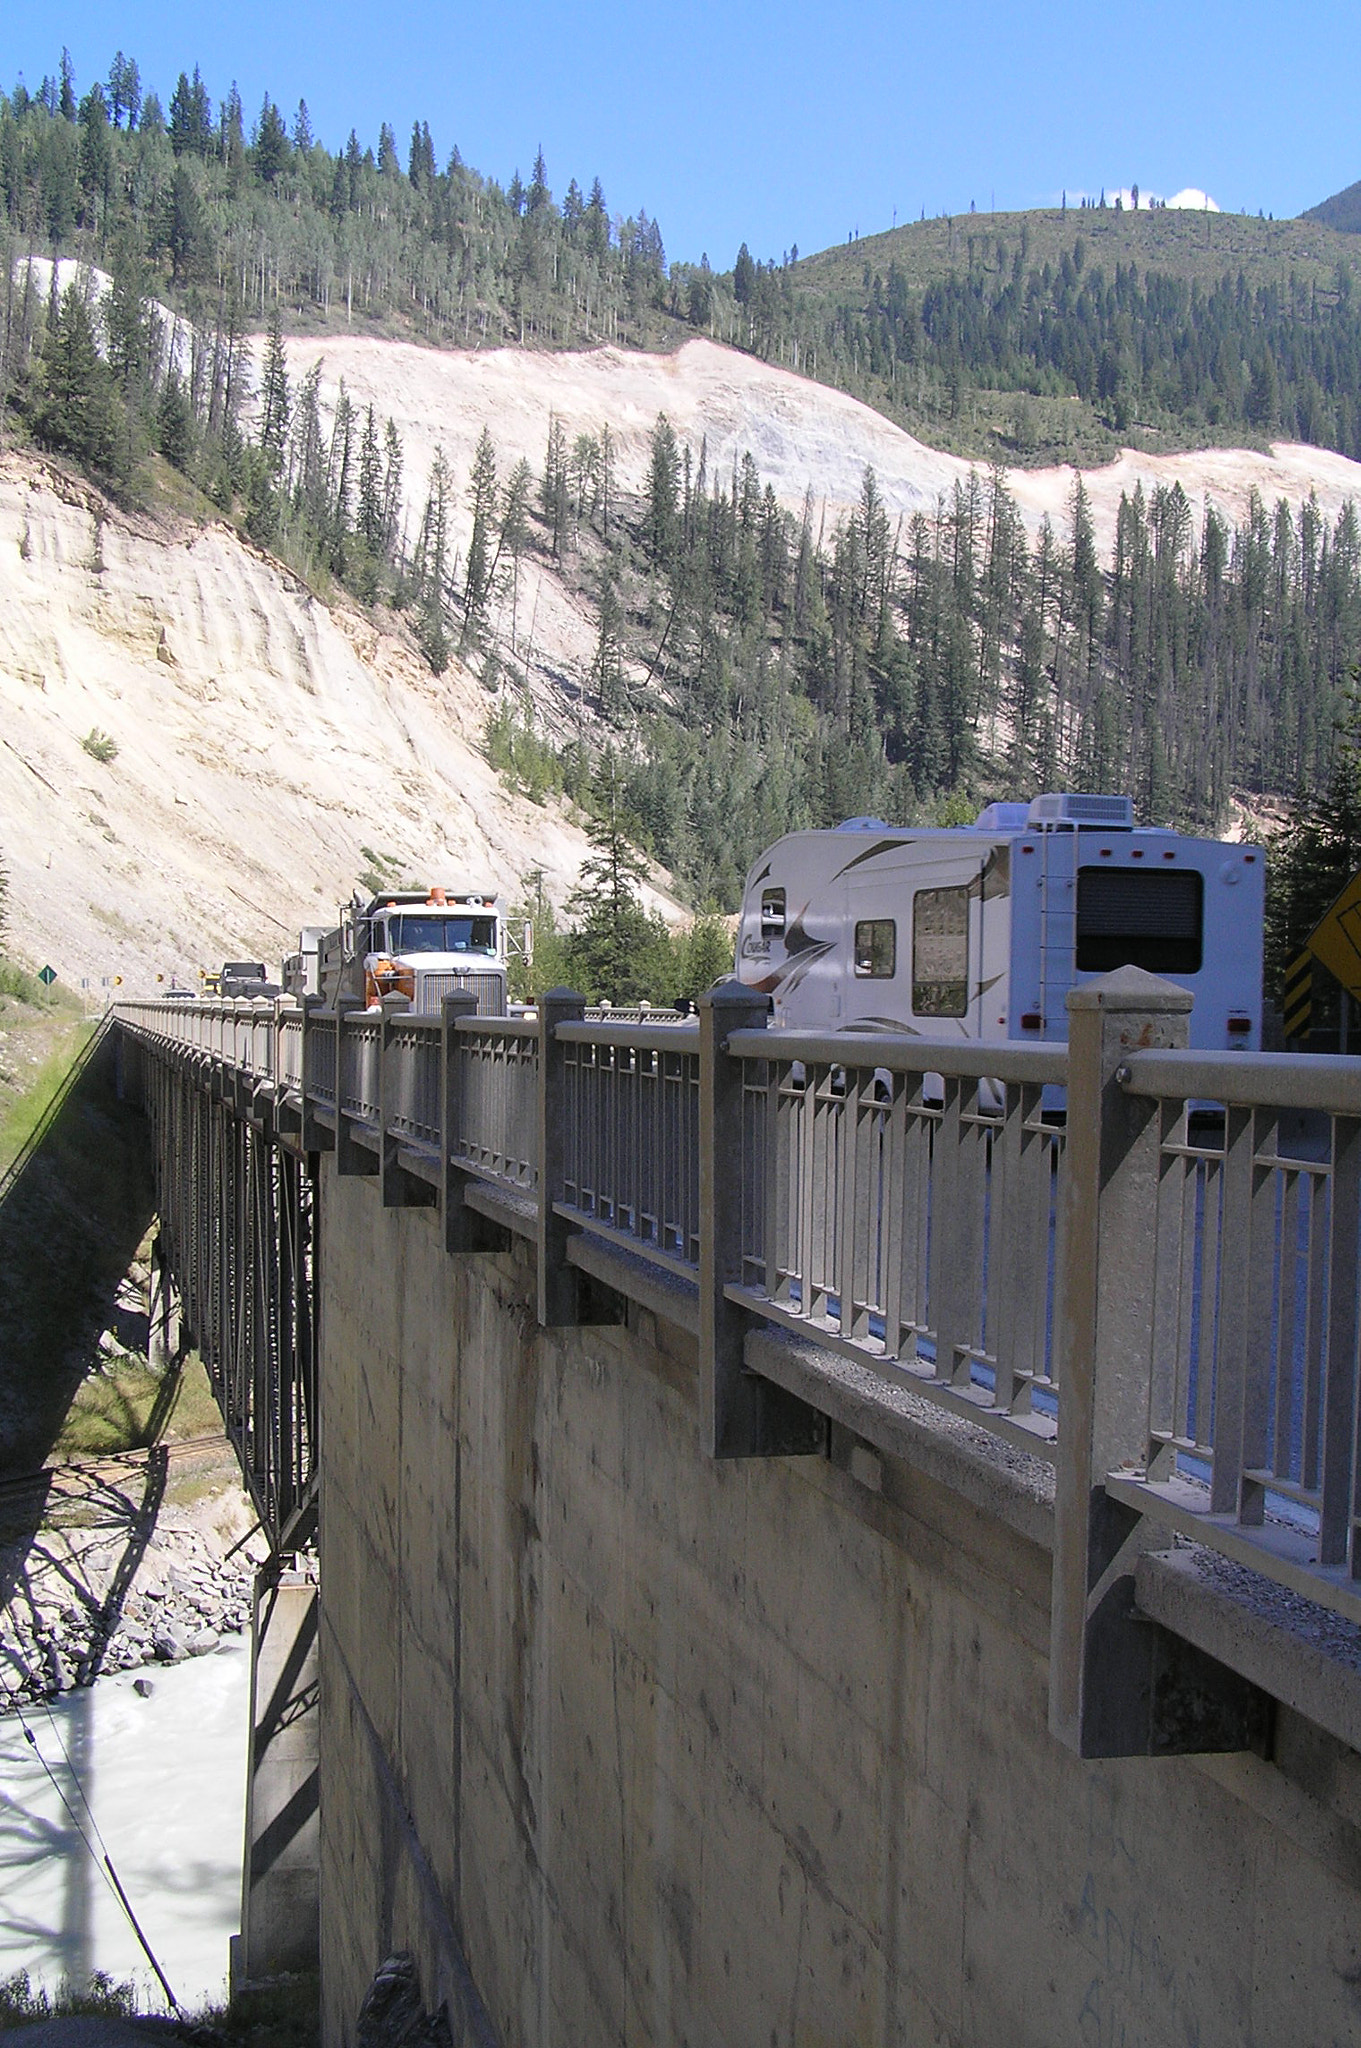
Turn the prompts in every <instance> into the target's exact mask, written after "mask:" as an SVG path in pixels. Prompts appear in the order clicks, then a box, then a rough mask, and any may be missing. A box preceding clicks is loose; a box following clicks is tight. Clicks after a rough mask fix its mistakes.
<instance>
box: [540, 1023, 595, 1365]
mask: <svg viewBox="0 0 1361 2048" xmlns="http://www.w3.org/2000/svg"><path fill="white" fill-rule="evenodd" d="M585 1015H586V1004H585V1001H584V999H583V998H582V997H581V996H579V995H577V994H576V993H575V991H574V990H572V989H570V988H551V989H549V991H548V993H547V995H545V996H541V997H540V999H539V1247H538V1248H539V1321H540V1323H541V1324H542V1325H543V1326H544V1327H545V1328H547V1329H555V1328H561V1327H562V1326H563V1325H565V1324H568V1323H576V1322H579V1321H580V1319H581V1286H580V1281H581V1275H580V1274H579V1273H578V1272H577V1269H576V1267H575V1266H570V1265H568V1263H567V1240H568V1238H569V1237H570V1236H571V1234H572V1226H571V1224H570V1223H569V1222H568V1221H567V1219H566V1218H565V1217H563V1216H559V1215H558V1214H557V1212H556V1210H555V1208H554V1203H555V1202H556V1201H557V1199H558V1196H559V1194H560V1192H561V1189H562V1181H563V1161H564V1157H565V1154H566V1122H567V1107H568V1105H567V1061H566V1055H565V1053H564V1049H563V1047H562V1046H561V1045H560V1044H559V1043H558V1040H557V1027H558V1025H559V1024H567V1023H573V1024H576V1023H579V1022H580V1021H581V1019H582V1018H583V1017H584V1016H585Z"/></svg>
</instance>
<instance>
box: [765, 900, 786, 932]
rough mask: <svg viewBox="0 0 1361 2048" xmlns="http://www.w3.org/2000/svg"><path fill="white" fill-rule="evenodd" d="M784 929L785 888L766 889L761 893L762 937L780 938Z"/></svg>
mask: <svg viewBox="0 0 1361 2048" xmlns="http://www.w3.org/2000/svg"><path fill="white" fill-rule="evenodd" d="M783 931H784V890H783V889H765V890H763V891H762V894H761V937H762V938H763V939H778V938H779V937H780V935H781V934H782V932H783Z"/></svg>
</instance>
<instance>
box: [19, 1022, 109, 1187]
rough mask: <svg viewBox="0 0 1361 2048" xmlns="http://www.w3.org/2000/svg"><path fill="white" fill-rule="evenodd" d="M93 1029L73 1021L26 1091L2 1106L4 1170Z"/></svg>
mask: <svg viewBox="0 0 1361 2048" xmlns="http://www.w3.org/2000/svg"><path fill="white" fill-rule="evenodd" d="M35 986H39V987H40V986H41V984H40V983H39V984H35ZM3 992H4V993H6V994H8V993H10V991H9V990H4V991H3ZM93 1033H94V1026H93V1025H92V1024H72V1025H70V1026H69V1028H68V1030H67V1032H66V1033H65V1035H64V1036H63V1038H62V1040H61V1042H60V1043H59V1045H58V1047H57V1050H56V1051H55V1052H52V1053H49V1054H48V1056H47V1058H46V1059H45V1060H44V1061H43V1063H42V1065H41V1066H40V1067H39V1069H38V1071H37V1073H36V1074H35V1075H34V1077H33V1079H32V1080H31V1081H30V1082H29V1083H28V1085H27V1087H26V1088H25V1089H24V1090H23V1092H22V1093H21V1094H19V1095H16V1096H15V1097H14V1099H13V1100H12V1101H10V1102H8V1103H6V1104H5V1106H4V1108H3V1109H0V1173H4V1172H5V1171H6V1169H7V1168H8V1167H9V1166H10V1164H11V1163H12V1162H13V1161H14V1160H15V1159H17V1158H18V1156H19V1154H20V1152H22V1151H23V1149H24V1146H25V1145H26V1144H27V1143H28V1141H29V1139H30V1138H31V1137H32V1136H33V1133H34V1132H35V1131H36V1130H37V1128H38V1126H39V1124H40V1123H41V1122H42V1120H43V1118H44V1117H45V1116H46V1115H47V1112H48V1110H49V1109H50V1108H51V1107H52V1104H53V1102H54V1101H55V1100H56V1098H57V1096H58V1095H59V1094H60V1092H61V1089H62V1086H63V1084H64V1083H65V1080H66V1077H67V1075H68V1074H69V1073H70V1071H71V1069H72V1067H73V1066H74V1065H75V1063H76V1061H77V1060H78V1059H79V1058H80V1055H81V1053H82V1052H84V1050H85V1047H86V1046H87V1045H88V1044H89V1042H90V1039H91V1037H92V1035H93Z"/></svg>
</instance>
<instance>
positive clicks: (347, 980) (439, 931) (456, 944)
mask: <svg viewBox="0 0 1361 2048" xmlns="http://www.w3.org/2000/svg"><path fill="white" fill-rule="evenodd" d="M320 981H321V988H322V992H323V994H324V995H325V996H326V998H327V1000H328V1001H330V1002H334V1000H335V997H336V996H337V995H338V994H339V995H353V996H357V997H359V999H360V1000H361V1001H362V1002H363V1003H364V1005H365V1006H366V1008H372V1006H373V1005H374V1004H376V1003H378V1002H380V1001H381V1000H382V998H383V997H384V996H386V995H404V996H407V997H408V998H409V999H410V1002H411V1007H412V1009H413V1010H416V1011H420V1012H424V1013H427V1014H428V1013H431V1012H437V1011H438V1010H439V1007H440V1003H441V1002H442V1000H443V998H444V997H445V996H447V995H454V994H455V993H458V992H461V991H470V992H471V993H472V994H473V995H475V996H476V997H477V1008H478V1013H479V1014H480V1015H482V1016H492V1017H496V1016H503V1015H504V1014H505V1009H506V929H505V916H504V911H503V906H502V905H501V903H500V901H499V899H498V898H497V897H496V895H495V894H494V893H492V892H491V891H487V892H483V891H468V892H462V893H454V892H452V891H450V890H446V889H442V888H432V889H430V890H429V891H428V892H426V893H422V892H420V891H415V890H393V891H389V892H387V893H386V894H384V895H382V896H375V897H373V898H371V899H370V900H369V901H367V902H364V903H355V904H351V905H350V906H348V908H347V909H346V910H345V911H344V912H343V913H342V916H341V921H340V925H339V927H338V928H337V929H336V931H334V932H332V933H330V934H329V935H328V936H327V938H326V939H325V940H324V941H323V942H322V945H321V964H320Z"/></svg>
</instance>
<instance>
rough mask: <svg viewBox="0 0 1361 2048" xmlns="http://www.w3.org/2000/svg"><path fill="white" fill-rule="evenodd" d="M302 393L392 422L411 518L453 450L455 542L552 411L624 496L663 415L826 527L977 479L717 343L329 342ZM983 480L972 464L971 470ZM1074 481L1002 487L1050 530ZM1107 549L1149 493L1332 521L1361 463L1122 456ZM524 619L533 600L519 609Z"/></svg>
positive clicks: (874, 420) (823, 392) (536, 444)
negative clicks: (445, 346)
mask: <svg viewBox="0 0 1361 2048" xmlns="http://www.w3.org/2000/svg"><path fill="white" fill-rule="evenodd" d="M288 358H289V364H290V371H291V374H292V375H293V377H294V379H295V381H296V380H297V379H298V378H300V377H301V376H302V375H303V374H304V373H305V372H306V370H307V369H309V368H310V366H311V365H312V364H313V363H314V362H315V361H317V360H318V359H320V361H321V363H322V391H323V394H324V395H325V396H326V397H327V398H328V399H329V400H331V401H333V400H334V395H335V391H336V387H337V386H338V384H339V382H340V380H341V378H343V379H344V381H345V386H346V389H347V390H348V392H349V394H350V396H351V398H352V399H353V400H354V401H355V403H356V404H358V405H360V406H367V405H369V404H372V405H373V407H374V409H375V411H376V413H377V414H378V416H379V418H380V419H382V418H383V417H385V416H388V415H391V417H392V418H393V419H394V420H395V421H396V424H397V427H398V429H399V431H400V433H401V435H402V439H403V442H404V444H405V447H406V456H407V467H406V496H407V502H408V506H409V508H410V509H411V512H412V515H413V517H415V516H416V515H418V514H419V511H420V508H421V505H422V504H423V502H424V496H425V488H426V481H427V478H428V476H429V471H430V462H431V459H432V457H433V455H434V451H435V448H436V447H437V446H438V445H441V444H442V445H443V447H444V450H445V453H446V454H447V455H448V457H449V459H450V461H451V462H452V463H453V466H454V472H455V480H456V483H457V485H458V487H459V491H460V507H459V521H458V523H457V530H458V531H459V533H460V534H461V535H462V534H464V533H466V528H467V520H468V515H467V510H466V505H465V504H464V503H463V502H462V494H463V490H464V487H465V486H466V483H467V478H468V472H469V469H470V468H471V465H472V455H473V449H474V447H475V446H476V443H477V438H478V435H479V434H480V433H481V431H482V428H483V427H484V426H487V427H489V428H490V429H491V434H492V438H493V440H494V441H495V442H496V445H497V449H498V452H499V453H500V455H501V457H502V459H503V460H502V468H503V473H504V471H505V470H506V469H508V468H509V467H510V465H511V463H513V462H514V461H516V460H518V458H519V457H520V456H525V457H527V459H528V460H529V462H530V463H531V464H532V465H533V467H534V470H535V474H536V475H538V474H539V473H540V472H541V471H542V468H543V457H544V448H545V445H546V442H547V438H548V421H549V415H550V413H556V414H557V415H558V417H559V418H560V419H561V420H562V422H563V426H564V428H565V430H566V434H567V440H568V445H569V447H570V445H571V442H572V441H573V439H574V438H575V437H576V435H577V434H580V433H598V432H599V430H600V428H601V426H602V425H604V424H605V423H606V422H608V424H609V427H610V431H611V433H612V435H613V436H614V440H615V445H616V448H617V451H618V474H619V477H620V480H621V481H622V483H623V484H624V485H625V487H626V488H628V489H631V490H638V489H640V488H641V486H642V483H643V479H644V476H645V473H646V468H647V461H648V453H649V449H648V443H649V437H650V435H651V433H652V429H653V427H654V425H655V424H656V419H657V414H658V413H659V412H665V413H666V415H667V417H668V419H669V420H670V421H671V424H672V426H673V427H674V428H675V429H676V433H677V435H678V437H679V439H680V440H681V441H682V443H688V444H689V446H690V448H691V449H692V451H693V454H694V457H695V459H696V460H698V456H699V450H700V444H701V442H702V441H703V440H705V438H706V437H707V442H708V465H709V476H710V479H711V480H712V478H713V477H714V476H715V475H716V474H717V475H724V476H726V475H727V474H728V473H729V472H730V471H731V469H732V465H733V463H734V461H739V462H740V460H741V458H742V455H743V453H744V452H745V451H746V450H747V449H750V451H751V453H752V455H753V456H754V457H755V460H756V463H757V466H758V468H759V469H760V471H761V475H762V479H763V480H764V481H768V482H770V483H771V484H773V485H774V488H775V490H776V492H777V494H778V495H779V497H780V498H781V500H782V501H783V502H784V503H785V504H786V505H788V506H789V507H790V508H791V509H793V510H795V511H797V510H799V509H800V508H801V507H802V505H803V502H804V494H805V492H806V491H808V490H811V491H812V493H813V501H814V506H815V508H816V516H817V518H818V519H819V520H821V518H822V516H823V513H824V510H825V514H826V519H827V530H828V531H829V532H830V531H831V528H832V525H833V524H834V522H835V520H836V519H837V518H838V517H839V516H840V515H841V514H842V513H843V512H846V511H848V510H849V509H850V508H851V507H852V506H853V505H854V504H855V503H856V501H857V499H858V498H859V495H860V486H861V481H862V478H863V476H864V472H865V467H866V465H867V464H868V465H870V466H871V467H872V468H873V470H874V472H875V475H876V477H877V479H878V483H879V488H880V491H881V493H882V495H883V498H884V501H885V503H886V505H887V506H888V509H889V511H890V513H891V514H894V515H896V514H897V513H899V512H901V513H903V514H905V515H906V516H907V517H909V518H910V517H911V515H912V514H913V513H914V512H918V511H920V512H926V513H928V514H929V513H931V512H933V511H934V510H935V506H936V502H937V499H938V497H939V496H940V494H941V493H942V492H947V493H948V492H952V491H953V489H954V485H955V481H956V479H958V478H967V476H968V474H969V469H970V464H969V463H967V462H965V461H963V460H961V459H960V458H959V457H958V456H954V455H944V454H940V453H938V452H937V451H935V450H933V449H930V448H927V447H925V446H924V445H923V443H922V442H920V441H917V440H914V439H913V437H912V435H911V434H909V433H906V432H905V431H904V430H903V428H901V427H897V426H895V425H894V424H893V422H892V421H891V420H887V419H885V418H884V417H883V415H882V414H880V413H877V412H873V411H871V409H870V408H869V407H868V406H865V405H862V404H861V403H860V402H859V400H858V399H854V398H849V397H847V396H846V394H845V393H844V392H840V391H833V390H831V389H830V388H829V387H828V386H827V385H825V384H815V383H813V382H812V381H811V380H809V379H808V378H806V377H799V376H796V375H795V374H794V373H793V372H792V371H789V370H782V369H779V368H777V367H776V366H775V365H773V364H770V363H762V362H758V361H757V360H756V358H755V357H753V356H746V355H740V354H738V353H737V352H736V351H735V350H733V349H729V348H724V347H722V346H720V345H719V344H718V343H716V342H711V341H702V340H697V341H691V342H687V343H686V344H685V346H684V347H683V348H681V349H679V350H678V351H677V352H676V353H675V354H674V355H668V356H659V355H640V354H636V353H631V352H629V351H627V350H623V349H616V348H599V349H592V350H590V351H587V352H583V353H577V354H561V355H538V354H533V353H530V352H528V351H525V350H521V349H489V350H485V351H482V352H471V353H470V352H466V351H458V350H443V351H441V350H435V349H426V348H418V347H415V346H414V345H410V344H407V343H402V342H392V341H375V340H369V339H367V338H361V337H355V336H346V335H336V334H331V335H325V336H321V337H311V338H308V339H305V340H294V341H290V342H289V344H288ZM975 467H976V465H975ZM1073 476H1074V471H1073V470H1072V469H1071V468H1067V467H1060V468H1056V469H1015V470H1009V471H1008V472H1007V483H1008V486H1009V488H1010V490H1011V492H1012V493H1013V495H1014V496H1015V498H1016V500H1017V502H1018V504H1019V505H1020V508H1021V512H1022V515H1023V517H1024V518H1025V520H1026V523H1027V525H1028V526H1029V527H1030V528H1031V530H1032V532H1033V531H1035V530H1037V529H1038V527H1039V524H1040V521H1041V519H1042V518H1043V516H1044V514H1045V513H1046V512H1047V513H1048V514H1049V516H1050V518H1051V519H1052V520H1053V521H1054V523H1055V526H1056V527H1063V526H1064V525H1065V523H1066V519H1067V511H1068V503H1069V498H1070V496H1071V493H1072V487H1073ZM1084 481H1085V484H1086V487H1087V491H1088V494H1089V496H1090V498H1091V504H1092V516H1093V520H1094V524H1095V527H1096V533H1097V540H1098V543H1099V545H1100V546H1101V548H1102V549H1103V551H1109V548H1110V545H1111V543H1112V540H1113V538H1114V534H1115V516H1116V512H1117V510H1118V507H1119V503H1120V493H1121V491H1122V490H1125V491H1130V492H1132V491H1133V489H1134V486H1135V484H1136V482H1142V484H1143V487H1144V491H1145V494H1146V495H1147V494H1149V493H1150V492H1151V491H1152V490H1153V488H1154V487H1155V486H1156V485H1157V484H1159V483H1165V484H1172V483H1174V482H1178V481H1179V482H1180V483H1181V486H1182V488H1183V490H1184V491H1185V492H1186V494H1187V496H1188V497H1189V498H1190V500H1191V504H1192V508H1193V510H1194V511H1195V512H1197V513H1199V511H1200V509H1201V507H1202V506H1203V504H1204V502H1205V500H1206V499H1209V500H1210V501H1211V502H1212V503H1213V504H1215V505H1217V506H1218V507H1219V508H1220V509H1221V510H1222V511H1223V512H1225V513H1226V514H1227V516H1228V517H1229V518H1230V519H1232V520H1234V521H1238V520H1241V519H1242V518H1243V517H1244V515H1245V513H1246V511H1247V508H1248V501H1249V498H1250V496H1251V493H1252V492H1253V491H1254V490H1256V491H1257V492H1259V493H1260V495H1261V497H1262V498H1263V499H1264V500H1265V502H1266V503H1267V504H1268V505H1272V504H1274V503H1275V501H1276V500H1277V499H1278V498H1285V499H1286V500H1287V502H1288V503H1290V504H1291V505H1294V506H1298V505H1300V504H1302V503H1303V502H1304V500H1305V499H1306V498H1307V497H1308V496H1309V494H1310V492H1311V491H1314V492H1316V494H1317V496H1318V501H1319V505H1320V507H1321V508H1322V510H1323V511H1325V512H1326V513H1328V514H1329V515H1330V516H1331V515H1333V514H1334V513H1336V512H1337V510H1338V509H1339V508H1340V507H1341V506H1342V504H1343V503H1344V502H1345V501H1346V500H1347V499H1356V500H1358V501H1361V463H1356V462H1351V461H1349V460H1348V459H1347V458H1346V457H1345V456H1342V455H1334V454H1332V453H1330V452H1329V451H1328V450H1327V449H1322V448H1310V447H1305V446H1302V445H1298V444H1295V443H1279V444H1277V445H1276V446H1274V447H1273V448H1272V449H1271V451H1270V453H1269V454H1263V453H1260V452H1257V451H1254V450H1249V449H1226V448H1210V449H1201V450H1197V451H1194V452H1192V453H1190V454H1185V455H1164V456H1157V455H1140V454H1136V453H1134V452H1133V451H1130V450H1126V451H1125V452H1124V453H1123V454H1122V455H1121V456H1120V457H1119V459H1118V460H1117V461H1115V462H1112V463H1108V464H1107V465H1106V466H1105V467H1104V468H1101V469H1095V470H1088V471H1086V472H1085V473H1084ZM521 609H522V611H523V594H522V605H521Z"/></svg>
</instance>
